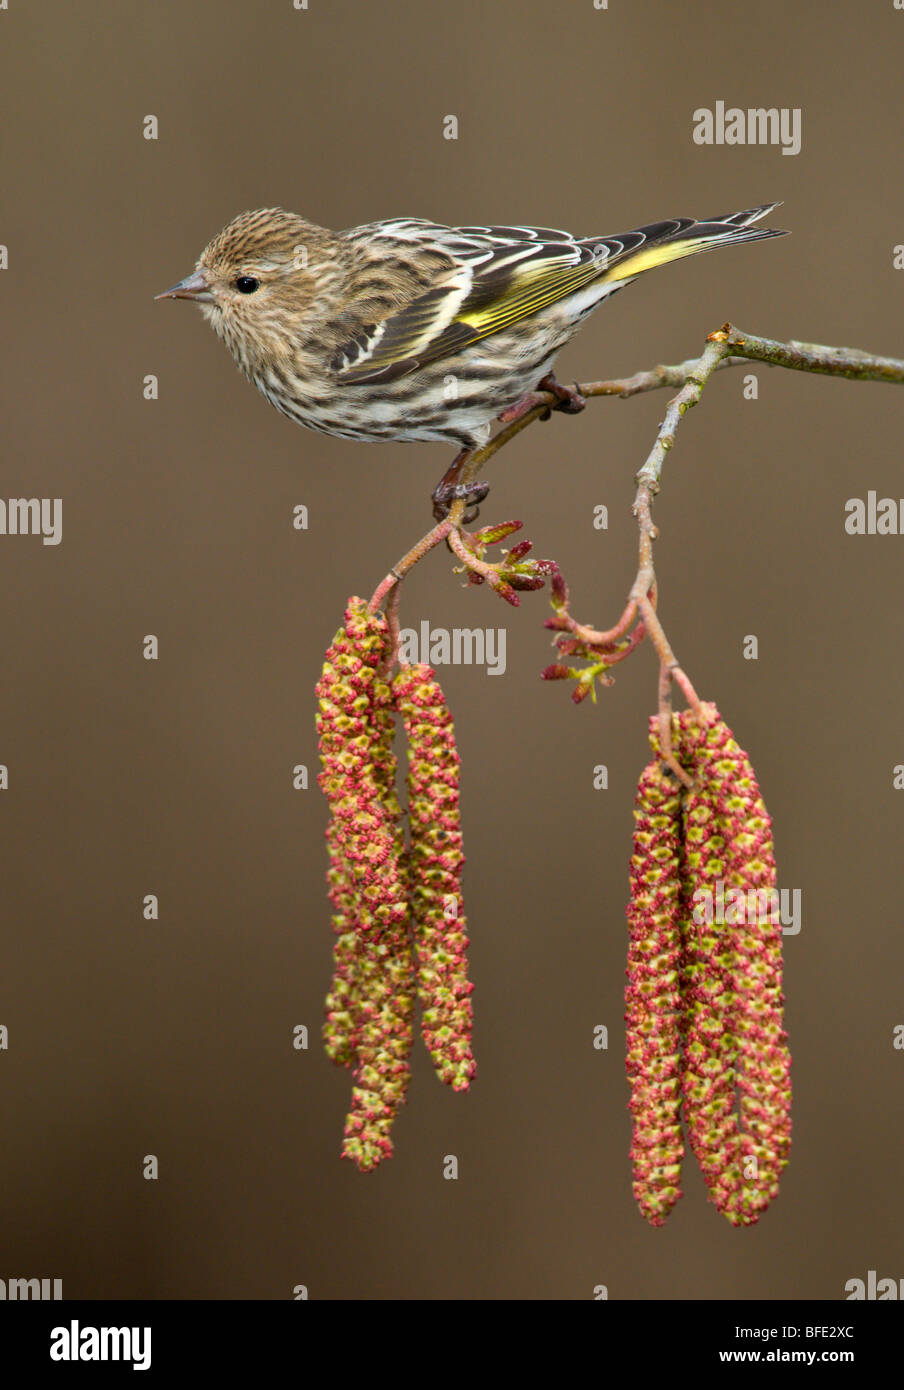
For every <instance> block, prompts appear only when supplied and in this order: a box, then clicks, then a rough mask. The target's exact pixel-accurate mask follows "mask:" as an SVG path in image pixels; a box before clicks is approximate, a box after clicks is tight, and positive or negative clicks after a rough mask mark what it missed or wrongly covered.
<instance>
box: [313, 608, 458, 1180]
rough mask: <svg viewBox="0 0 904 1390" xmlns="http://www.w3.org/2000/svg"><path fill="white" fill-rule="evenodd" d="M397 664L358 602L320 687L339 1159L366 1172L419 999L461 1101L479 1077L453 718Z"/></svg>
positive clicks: (425, 682)
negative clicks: (401, 786) (347, 1097)
mask: <svg viewBox="0 0 904 1390" xmlns="http://www.w3.org/2000/svg"><path fill="white" fill-rule="evenodd" d="M390 654H391V642H390V636H389V631H388V628H387V625H386V621H385V619H384V618H383V616H382V615H380V614H372V613H370V612H369V611H368V608H367V605H366V604H365V603H364V601H363V600H361V599H358V598H352V599H350V600H349V604H348V608H347V609H346V614H345V622H344V625H343V626H342V627H341V628H340V629H339V631H338V632H337V634H336V637H335V639H334V640H333V643H332V644H331V646H330V648H329V649H328V651H327V653H326V658H325V661H324V666H323V671H322V674H321V678H320V681H319V683H318V685H317V696H318V713H317V731H318V735H319V740H320V756H321V764H322V771H321V774H320V778H319V781H320V786H321V787H322V789H323V791H324V793H325V794H326V796H327V799H328V801H329V805H330V812H331V817H330V823H329V826H328V829H327V832H326V838H327V845H328V848H329V870H328V873H327V882H328V887H329V897H330V901H331V903H332V906H333V929H334V932H335V942H334V948H333V960H334V974H333V980H332V983H331V985H330V990H329V993H328V995H327V1001H326V1021H325V1024H324V1029H323V1037H324V1044H325V1047H326V1051H327V1055H328V1056H329V1057H331V1058H332V1060H333V1061H334V1062H336V1063H337V1064H338V1065H341V1066H347V1067H350V1068H351V1069H352V1072H353V1074H354V1086H353V1090H352V1104H351V1110H350V1112H349V1115H348V1118H347V1120H346V1126H345V1139H344V1144H343V1151H342V1152H343V1156H344V1157H346V1158H350V1159H352V1161H353V1162H355V1163H356V1164H357V1166H358V1167H359V1168H360V1169H361V1170H362V1171H364V1172H367V1171H370V1170H372V1169H373V1168H375V1167H376V1166H377V1164H379V1163H380V1162H381V1161H382V1160H383V1159H384V1158H388V1157H390V1156H391V1154H392V1141H391V1139H390V1130H391V1127H392V1123H393V1120H394V1119H395V1116H396V1114H397V1112H398V1110H399V1108H400V1106H401V1105H402V1104H403V1103H404V1100H405V1094H406V1090H407V1087H408V1081H409V1074H410V1068H409V1057H410V1053H411V1046H412V1039H413V1026H414V1010H415V996H416V995H419V996H420V1000H421V1004H422V1009H423V1015H422V1031H423V1034H424V1040H425V1042H426V1044H427V1047H428V1050H429V1051H430V1054H431V1057H432V1060H433V1064H434V1067H435V1068H436V1071H437V1074H438V1075H439V1076H440V1079H441V1080H443V1081H445V1082H447V1083H448V1084H449V1085H451V1086H452V1087H453V1088H454V1089H456V1090H465V1089H467V1087H468V1085H469V1083H470V1080H471V1078H472V1077H473V1075H474V1072H475V1063H474V1059H473V1055H472V1052H471V1016H472V1015H471V1004H470V1000H469V995H470V992H471V989H472V988H473V987H472V985H471V984H470V983H469V982H468V978H467V961H466V954H465V953H466V949H467V946H468V938H467V936H466V934H465V919H464V914H463V911H462V898H461V870H462V865H463V863H464V855H463V853H462V846H461V828H460V823H459V809H458V786H459V776H458V768H459V757H458V753H457V751H456V748H455V736H454V731H453V727H452V720H451V716H450V714H449V711H448V708H447V706H446V704H445V700H444V698H443V695H442V691H441V690H440V687H439V684H438V683H437V681H436V678H435V676H434V674H433V672H432V671H431V670H430V668H429V667H414V668H407V667H406V668H403V670H402V671H401V672H400V674H399V675H398V676H397V678H396V680H395V682H394V683H393V684H391V685H390V684H389V683H388V682H387V680H386V678H385V675H384V674H383V673H384V671H385V669H386V667H387V665H388V663H389V660H390ZM397 712H398V713H399V714H401V717H402V720H403V722H404V725H405V729H406V732H407V734H408V740H409V759H408V790H409V802H410V805H409V816H410V825H411V844H410V847H406V844H405V834H404V822H403V818H402V813H401V808H400V805H399V800H398V796H397V794H396V785H395V784H396V758H395V753H394V751H393V738H394V734H395V720H396V713H397Z"/></svg>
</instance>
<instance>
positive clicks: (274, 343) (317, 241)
mask: <svg viewBox="0 0 904 1390" xmlns="http://www.w3.org/2000/svg"><path fill="white" fill-rule="evenodd" d="M330 239H331V238H330V234H329V233H328V232H325V231H324V230H323V228H321V227H317V226H315V225H314V224H313V223H312V222H306V221H305V220H304V218H302V217H297V216H296V215H295V214H294V213H290V212H284V211H283V210H282V208H259V209H258V210H257V211H256V212H243V213H240V214H239V216H238V217H235V218H233V220H232V221H231V222H230V223H228V225H227V226H225V227H224V228H223V230H222V231H221V232H218V233H217V235H216V236H215V237H214V238H213V240H212V241H211V242H210V243H209V244H208V245H207V246H206V247H205V248H204V250H203V251H202V252H201V255H200V257H199V259H198V263H197V265H196V266H195V269H194V271H193V272H192V274H191V275H187V276H186V277H185V279H184V280H180V281H179V283H178V285H173V287H172V288H171V289H168V290H166V291H165V292H164V293H163V294H158V295H157V298H158V299H192V300H194V301H195V303H196V304H199V305H200V306H201V309H202V310H203V312H204V316H205V318H206V319H207V320H208V322H209V323H210V324H211V326H212V327H213V328H214V329H215V331H216V332H217V333H218V334H219V335H220V337H222V338H224V339H225V340H226V342H227V344H228V346H229V347H230V348H231V350H232V352H233V354H234V355H235V356H236V358H237V359H238V360H239V362H240V365H242V366H243V367H245V368H246V369H247V368H249V367H252V366H253V365H254V361H253V359H254V358H255V357H256V356H257V355H258V353H269V354H272V353H273V352H274V351H278V350H279V347H280V345H281V344H282V345H285V344H286V342H291V339H292V336H293V335H292V332H291V329H292V326H293V325H294V327H295V330H296V332H297V329H298V324H299V322H300V321H303V319H304V316H305V314H306V311H307V310H308V309H309V308H310V306H311V305H312V304H313V302H314V299H315V285H318V284H322V278H323V268H324V265H325V263H328V261H329V241H330ZM299 316H301V318H299Z"/></svg>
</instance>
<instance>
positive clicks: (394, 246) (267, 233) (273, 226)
mask: <svg viewBox="0 0 904 1390" xmlns="http://www.w3.org/2000/svg"><path fill="white" fill-rule="evenodd" d="M774 206H775V204H767V205H765V206H762V207H758V208H753V209H749V210H747V211H745V212H740V213H733V214H731V215H727V216H723V217H715V218H706V219H704V220H702V221H699V222H698V221H695V220H694V219H692V218H676V219H673V220H672V221H669V222H658V223H654V224H652V225H650V226H647V227H640V228H637V229H636V230H635V231H632V232H626V233H622V234H621V235H619V236H615V237H590V238H575V237H572V236H570V235H569V234H568V233H567V232H560V231H553V230H546V229H537V228H529V227H460V228H454V227H444V226H440V225H438V224H436V223H433V222H428V221H423V220H419V219H416V218H402V219H399V220H397V221H389V222H373V223H370V224H368V225H366V226H362V227H353V228H352V229H351V230H349V231H345V232H331V231H327V230H326V229H325V228H323V227H318V226H315V225H314V224H313V223H311V222H307V221H305V219H304V218H301V217H297V216H295V214H293V213H288V212H284V211H282V209H280V208H263V209H260V210H258V211H256V212H245V213H242V214H241V215H240V216H238V217H236V218H235V219H234V221H232V222H230V223H229V225H228V226H227V227H224V229H223V230H222V231H221V232H220V233H219V234H218V235H217V236H216V237H214V239H213V241H211V242H210V244H209V246H207V248H206V249H205V250H204V251H203V252H202V254H201V257H200V259H199V261H198V263H197V267H196V270H195V272H194V274H193V275H190V276H188V277H187V279H186V280H184V281H182V282H180V284H179V285H176V286H174V287H173V289H171V290H168V291H167V292H166V294H165V295H162V296H160V297H161V298H166V297H170V298H188V299H194V300H196V301H197V302H198V303H200V305H201V307H202V309H203V311H204V313H205V315H206V317H207V319H208V321H209V322H210V323H211V325H212V327H213V328H214V330H215V331H216V332H217V333H218V335H219V336H220V337H221V338H222V339H223V341H224V342H225V343H226V345H227V347H228V348H229V350H230V351H231V353H232V355H233V357H234V358H235V360H236V362H237V363H238V365H239V366H240V367H241V369H242V371H243V372H244V373H245V374H246V376H247V377H248V378H249V379H250V380H251V381H253V382H254V384H255V385H256V386H257V387H258V388H259V389H260V390H261V391H262V392H263V393H264V395H265V396H267V398H268V399H269V400H270V401H272V403H273V404H274V405H275V406H276V407H277V409H278V410H281V411H282V412H283V413H284V414H285V415H288V416H289V417H290V418H291V419H293V420H297V421H298V422H299V423H300V424H303V425H307V426H308V427H309V428H310V429H315V430H320V431H322V432H323V433H325V434H333V435H338V436H340V437H341V438H344V439H362V440H368V439H385V440H437V441H444V442H449V443H454V444H456V445H457V446H459V447H460V448H464V449H471V448H474V447H475V446H477V445H479V444H480V443H482V442H483V441H484V440H485V439H486V438H487V436H488V433H489V429H490V425H491V423H492V421H493V420H494V419H495V418H497V417H498V416H499V415H500V413H501V412H502V411H504V410H507V409H510V408H511V407H512V406H514V405H515V403H516V402H517V401H518V400H519V399H521V398H522V397H523V396H524V395H525V394H526V393H528V392H530V391H531V390H532V389H534V388H536V386H537V385H538V383H539V381H540V380H541V378H543V377H545V376H546V374H547V373H548V372H549V371H550V370H551V368H552V364H553V361H554V359H555V356H556V353H557V352H558V351H559V349H560V348H561V347H562V345H563V344H564V343H565V342H567V340H568V339H569V338H570V337H571V336H572V334H573V333H574V332H575V331H576V330H577V328H578V327H579V326H580V324H581V323H582V322H583V320H584V318H585V317H586V316H587V314H589V313H590V312H591V311H592V310H593V309H594V308H595V307H596V305H597V304H599V303H600V302H601V301H602V300H603V299H605V298H607V297H608V296H609V295H610V294H613V293H614V292H615V291H616V290H618V289H621V288H622V287H623V286H624V285H626V284H629V283H630V282H631V280H633V279H634V278H636V276H637V275H639V274H641V273H642V272H643V271H644V270H647V269H649V268H651V267H652V266H654V265H660V264H664V263H665V262H667V261H669V260H674V259H677V258H678V257H680V256H685V255H692V254H694V253H696V252H697V251H704V250H708V249H709V248H710V247H712V246H719V245H731V244H734V243H737V242H741V241H752V240H755V239H758V238H761V237H770V236H780V235H782V233H780V232H776V231H771V230H769V229H768V228H760V227H753V226H751V225H750V224H751V223H752V222H754V221H755V220H756V219H757V218H759V217H761V216H762V215H763V214H764V213H766V212H768V211H769V210H770V209H771V208H772V207H774Z"/></svg>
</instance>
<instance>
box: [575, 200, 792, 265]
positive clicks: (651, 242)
mask: <svg viewBox="0 0 904 1390" xmlns="http://www.w3.org/2000/svg"><path fill="white" fill-rule="evenodd" d="M779 206H780V204H778V203H763V205H762V206H761V207H758V208H747V209H746V210H745V211H744V212H732V213H726V214H722V215H721V216H719V217H703V218H701V219H700V220H699V221H697V220H696V219H695V218H693V217H675V218H672V220H671V221H669V222H651V223H650V225H649V226H648V227H636V228H635V229H634V231H632V232H626V233H624V234H623V235H622V236H618V237H606V238H604V241H605V244H606V245H607V247H608V248H609V250H610V254H609V257H608V258H607V262H606V269H605V272H604V273H603V275H602V276H601V277H600V278H601V279H602V280H604V281H613V280H619V281H624V280H631V279H633V278H634V276H635V275H641V274H643V272H644V271H645V270H652V269H653V267H654V266H657V265H666V264H667V263H668V262H669V261H677V260H679V259H680V258H681V257H682V256H696V255H697V253H698V252H699V251H709V250H711V249H712V248H713V247H716V246H734V245H736V244H737V243H738V242H741V241H759V240H760V239H761V238H763V237H769V236H786V235H787V233H786V232H783V231H776V230H774V229H772V228H770V227H754V226H752V225H751V224H752V223H754V222H756V221H758V219H759V218H761V217H763V216H765V214H766V213H767V212H771V211H772V209H773V208H775V207H779ZM599 241H600V239H599V238H588V240H587V245H588V246H592V245H593V244H594V243H596V244H597V245H598V244H599ZM619 243H620V245H619Z"/></svg>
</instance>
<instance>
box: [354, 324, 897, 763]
mask: <svg viewBox="0 0 904 1390" xmlns="http://www.w3.org/2000/svg"><path fill="white" fill-rule="evenodd" d="M750 361H753V362H763V363H766V364H768V365H769V366H773V367H786V368H789V369H791V370H792V371H801V372H814V373H818V374H820V375H824V376H840V377H846V378H848V379H849V380H853V381H881V382H887V383H891V384H894V385H904V361H902V360H900V359H898V358H894V357H880V356H877V355H876V354H874V353H869V352H863V351H861V350H860V349H859V348H846V347H840V348H836V347H824V346H822V345H820V344H818V343H802V342H798V341H797V340H791V341H789V342H787V343H783V342H779V341H777V340H776V339H773V338H762V337H759V336H758V335H756V334H754V333H745V332H743V331H742V330H741V329H739V328H735V327H734V326H733V325H732V324H730V323H726V324H723V326H722V327H721V328H719V329H717V330H716V331H715V332H714V333H710V334H709V336H708V337H707V339H706V347H705V348H704V350H703V353H702V354H701V356H700V357H697V358H688V360H687V361H685V362H680V363H678V364H677V365H675V366H657V367H653V368H651V369H649V370H648V371H642V372H636V373H635V374H634V375H633V376H629V377H621V378H616V379H614V380H611V381H591V382H586V383H584V384H583V385H578V386H577V390H578V392H579V393H580V394H581V395H582V396H584V397H586V398H588V399H589V398H593V397H599V396H618V397H621V398H622V399H624V398H627V397H629V396H636V395H640V394H641V393H643V392H646V391H656V390H660V389H661V388H663V387H666V386H670V387H678V388H679V389H678V394H677V395H676V396H675V397H674V398H673V399H672V400H671V401H670V402H669V404H668V408H667V410H666V413H665V418H664V420H663V421H662V424H661V425H660V427H659V430H658V432H657V435H656V439H655V442H654V444H653V447H652V449H651V450H650V453H649V454H648V456H647V458H646V460H645V462H644V463H643V465H642V467H641V468H640V469H639V470H638V472H637V475H636V482H637V492H636V495H635V498H634V507H633V511H634V515H635V517H636V518H637V525H638V531H639V555H638V567H637V574H636V576H635V579H634V583H633V584H632V586H631V590H630V593H629V595H628V603H627V606H626V607H625V609H624V612H623V613H622V615H621V617H620V618H619V620H618V622H617V623H616V624H615V626H614V627H612V628H609V629H608V630H606V631H599V630H597V629H596V628H593V627H589V626H587V625H585V624H583V623H578V622H577V621H576V620H575V619H574V618H573V617H572V616H571V613H570V611H569V599H568V590H567V587H566V585H565V583H564V580H562V578H561V575H560V573H559V571H558V567H557V566H556V565H555V564H554V563H553V562H551V561H534V562H523V554H524V553H526V551H527V550H529V549H530V546H529V544H528V543H527V542H521V544H520V546H517V547H515V551H513V552H512V555H511V557H510V561H509V562H501V563H499V564H496V565H490V564H488V563H486V562H484V561H483V560H482V558H481V556H482V554H483V550H484V549H485V548H486V544H487V543H488V542H487V541H486V536H485V535H484V544H483V545H479V544H475V543H474V540H473V538H472V543H471V544H470V545H469V544H468V543H466V541H465V539H464V538H465V537H466V536H467V534H468V533H466V532H465V531H464V530H463V524H464V516H465V506H466V504H465V502H464V501H462V500H457V501H455V502H454V503H453V504H452V506H451V508H450V510H449V514H448V516H447V517H446V518H445V520H444V521H441V522H440V523H439V525H438V526H434V528H433V529H432V531H429V532H428V533H427V535H425V536H424V537H423V539H422V540H420V541H418V543H417V545H415V546H413V547H412V549H411V550H410V551H408V553H407V555H404V556H403V557H402V559H401V560H399V561H398V563H397V564H396V565H394V566H393V568H392V569H391V570H390V571H389V573H388V574H387V575H386V578H385V579H384V580H383V582H382V583H381V584H380V585H379V586H378V588H377V590H376V592H375V593H374V596H373V598H372V599H371V601H370V609H371V611H372V612H376V611H377V610H378V609H379V608H380V606H381V605H382V604H383V602H384V601H386V600H387V599H388V604H387V612H388V614H389V617H390V620H391V625H392V627H393V629H394V632H395V634H397V632H398V617H397V610H398V598H399V587H400V584H401V580H402V579H403V578H404V577H405V575H406V574H407V573H408V572H409V570H410V569H411V568H412V567H413V566H414V565H415V564H417V562H418V561H419V560H421V559H422V558H423V557H424V555H426V554H427V552H428V551H430V550H432V549H433V548H434V546H437V545H439V544H440V543H441V542H442V541H447V542H448V544H449V545H450V547H451V548H452V550H453V551H454V553H455V554H456V555H457V557H458V558H459V560H461V561H462V564H463V565H464V566H465V568H466V569H468V570H469V571H470V572H471V574H472V575H473V576H474V582H481V581H483V580H487V579H488V580H490V581H491V582H492V583H493V585H494V587H495V588H496V589H497V592H500V593H503V595H504V596H505V591H506V590H507V591H508V595H509V601H510V602H517V599H516V598H515V597H514V596H512V590H511V587H510V585H509V584H507V583H504V582H503V583H499V582H498V581H499V579H500V578H501V579H503V580H505V578H506V575H507V574H508V575H509V576H511V568H509V569H508V570H507V569H506V564H507V563H508V564H509V565H510V566H511V562H512V561H514V558H515V554H516V552H520V553H518V561H519V564H518V565H517V566H516V568H518V569H520V571H521V572H522V573H521V578H522V579H523V577H524V573H525V572H529V573H532V574H534V575H536V576H541V575H549V574H553V575H555V576H556V579H555V582H554V586H553V587H554V591H555V592H554V608H555V614H556V616H555V617H554V618H552V619H549V620H548V621H547V624H546V625H547V627H551V628H553V629H556V630H557V631H559V632H560V633H561V634H563V635H561V636H560V637H559V638H558V639H557V642H558V645H559V650H560V653H561V654H562V655H566V654H567V655H578V656H581V657H584V658H585V659H588V660H590V661H591V662H592V663H593V664H592V666H591V667H590V668H588V669H587V670H585V671H583V672H581V671H578V670H574V669H572V668H570V667H566V666H561V665H560V666H553V667H548V668H547V670H546V672H544V674H545V675H546V676H547V677H548V678H550V679H553V678H555V679H558V678H561V677H564V676H571V677H576V678H578V681H579V685H578V689H577V690H576V692H575V696H574V698H575V699H583V698H584V696H586V695H587V694H590V693H593V684H594V681H595V680H597V679H600V680H602V681H603V683H607V682H608V683H611V678H610V677H607V676H606V671H607V669H608V667H609V666H612V665H615V664H616V663H617V662H618V661H621V660H623V659H624V658H625V657H626V656H627V655H629V654H630V652H631V651H633V650H634V649H635V647H636V646H637V645H638V643H639V642H640V640H641V639H642V638H643V637H644V636H649V638H650V641H651V643H652V645H653V647H654V648H655V650H656V654H657V656H658V657H659V670H660V674H659V716H660V734H661V746H662V753H663V757H664V760H665V761H666V762H667V763H668V764H669V766H670V767H671V768H672V770H673V771H674V772H675V774H676V776H678V777H679V778H680V779H681V781H683V782H685V783H687V781H688V778H687V774H686V773H685V772H684V771H683V770H682V769H681V767H680V766H679V765H678V763H677V762H676V760H675V759H674V757H673V756H672V753H671V747H670V732H671V683H672V682H673V681H674V682H676V684H678V685H679V686H680V688H681V690H682V691H683V693H684V695H685V697H686V699H687V700H688V702H689V704H690V705H691V706H692V707H694V708H695V709H698V710H699V708H700V701H699V698H698V696H697V693H696V691H695V690H694V687H693V686H692V685H691V682H690V680H689V679H688V677H687V675H686V674H685V672H684V671H683V670H682V669H681V667H680V666H679V664H678V661H677V658H676V657H675V654H674V652H673V651H672V648H671V646H670V644H669V641H668V638H667V637H666V634H665V630H664V628H663V626H662V623H661V622H660V620H659V617H658V615H657V612H656V596H657V584H656V573H655V569H654V567H653V541H654V540H655V539H656V534H657V532H656V527H655V526H654V524H653V516H652V504H653V498H654V497H655V496H656V494H657V492H658V491H659V488H660V485H661V479H662V470H663V467H664V465H665V460H666V457H667V455H668V453H669V451H670V450H671V449H672V447H673V445H674V443H675V437H676V434H677V430H678V426H679V424H680V423H681V421H682V419H683V418H684V416H685V415H686V414H687V412H688V411H689V410H690V409H692V407H693V406H695V405H696V404H697V402H698V401H699V400H700V397H701V395H702V393H703V389H704V387H705V386H706V384H707V382H708V381H709V379H710V377H711V376H712V375H713V374H714V373H715V372H718V371H722V370H723V369H725V368H728V367H736V366H740V365H741V364H742V363H745V362H750ZM556 404H557V398H556V397H555V396H554V395H553V393H552V392H550V391H538V392H537V393H536V402H535V404H533V405H532V406H531V408H530V409H529V410H527V411H526V412H525V413H524V414H523V415H521V416H519V418H518V419H516V420H514V421H512V422H511V423H509V424H506V425H504V426H503V428H502V429H500V430H499V431H498V432H497V433H496V434H495V435H494V436H493V438H492V439H491V440H490V441H489V442H488V443H487V444H485V445H484V447H483V448H482V449H477V450H475V452H474V453H473V455H472V456H471V458H470V459H468V460H467V462H466V464H465V466H464V467H463V469H462V472H461V478H460V482H461V484H462V485H463V487H467V486H468V485H469V484H472V483H474V482H475V480H476V479H477V477H478V474H479V473H480V471H481V470H482V469H483V467H484V465H485V464H486V463H487V462H488V461H489V460H490V459H491V458H492V457H493V456H494V454H497V453H498V452H499V450H500V449H502V448H504V447H505V445H506V444H509V443H510V442H511V441H512V440H513V439H514V438H515V436H516V435H518V434H520V433H521V431H522V430H524V429H527V427H528V425H531V424H533V422H534V421H535V420H538V419H541V418H546V417H548V415H549V413H550V411H551V409H552V408H553V407H554V406H555V405H556ZM519 525H520V523H509V524H508V525H507V526H503V527H502V528H500V532H501V534H503V535H506V534H508V533H509V532H510V531H512V530H514V529H516V528H517V526H519ZM490 529H492V528H490ZM497 538H498V536H497ZM533 567H535V568H533ZM541 582H542V581H541V579H539V578H534V579H532V580H530V579H528V580H527V581H526V582H520V581H519V583H518V587H522V588H534V587H538V586H539V584H540V583H541ZM632 623H634V628H633V630H630V631H629V629H631V624H632ZM594 698H596V697H595V695H594Z"/></svg>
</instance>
